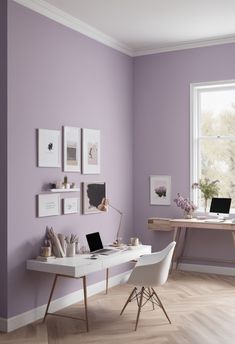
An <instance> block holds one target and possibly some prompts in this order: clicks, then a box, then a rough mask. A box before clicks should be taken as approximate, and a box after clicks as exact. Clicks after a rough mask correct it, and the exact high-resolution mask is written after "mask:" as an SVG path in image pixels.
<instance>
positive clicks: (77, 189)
mask: <svg viewBox="0 0 235 344" xmlns="http://www.w3.org/2000/svg"><path fill="white" fill-rule="evenodd" d="M50 191H51V192H78V191H80V189H79V188H73V189H51V190H50Z"/></svg>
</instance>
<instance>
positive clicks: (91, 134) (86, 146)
mask: <svg viewBox="0 0 235 344" xmlns="http://www.w3.org/2000/svg"><path fill="white" fill-rule="evenodd" d="M100 150H101V149H100V130H96V129H86V128H83V129H82V173H83V174H99V173H100Z"/></svg>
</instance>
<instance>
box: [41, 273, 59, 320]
mask: <svg viewBox="0 0 235 344" xmlns="http://www.w3.org/2000/svg"><path fill="white" fill-rule="evenodd" d="M57 277H58V275H55V278H54V281H53V284H52V288H51V292H50V296H49V300H48V302H47V308H46V311H45V315H44V318H43V322H44V321H45V320H46V316H47V314H48V309H49V307H50V303H51V299H52V295H53V292H54V289H55V285H56V281H57Z"/></svg>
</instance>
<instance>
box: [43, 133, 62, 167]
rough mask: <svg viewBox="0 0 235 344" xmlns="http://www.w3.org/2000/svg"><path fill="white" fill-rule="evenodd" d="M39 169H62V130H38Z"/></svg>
mask: <svg viewBox="0 0 235 344" xmlns="http://www.w3.org/2000/svg"><path fill="white" fill-rule="evenodd" d="M38 167H61V133H60V130H49V129H38Z"/></svg>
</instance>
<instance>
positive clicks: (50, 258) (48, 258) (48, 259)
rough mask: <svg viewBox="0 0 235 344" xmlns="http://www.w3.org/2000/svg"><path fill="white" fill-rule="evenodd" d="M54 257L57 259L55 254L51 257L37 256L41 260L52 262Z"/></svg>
mask: <svg viewBox="0 0 235 344" xmlns="http://www.w3.org/2000/svg"><path fill="white" fill-rule="evenodd" d="M54 259H56V257H55V256H50V257H42V256H37V258H36V260H40V261H41V262H50V261H52V260H54Z"/></svg>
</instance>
